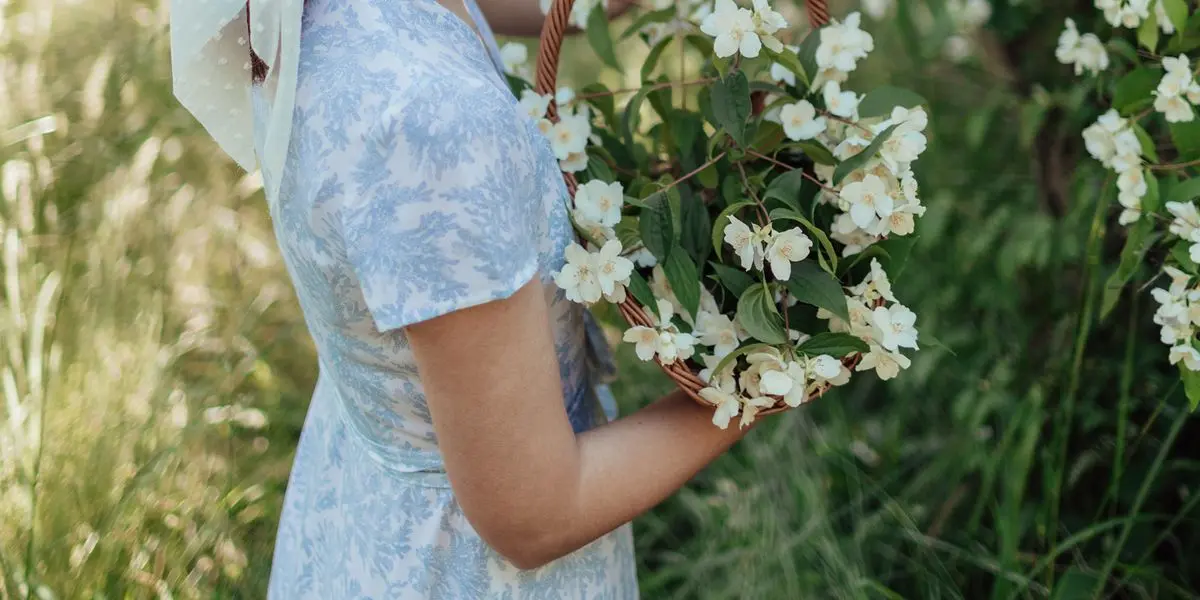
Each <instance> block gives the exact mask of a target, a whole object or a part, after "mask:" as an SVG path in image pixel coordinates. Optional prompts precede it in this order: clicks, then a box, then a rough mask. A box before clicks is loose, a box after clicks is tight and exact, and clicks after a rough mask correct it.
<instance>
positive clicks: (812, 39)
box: [796, 29, 821, 77]
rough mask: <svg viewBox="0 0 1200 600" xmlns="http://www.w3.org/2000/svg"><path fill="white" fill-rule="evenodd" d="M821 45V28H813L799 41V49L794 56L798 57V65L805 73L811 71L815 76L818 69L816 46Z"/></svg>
mask: <svg viewBox="0 0 1200 600" xmlns="http://www.w3.org/2000/svg"><path fill="white" fill-rule="evenodd" d="M820 46H821V30H820V29H814V30H812V31H810V32H809V33H808V35H807V36H805V38H804V41H803V42H800V51H799V52H797V53H796V57H797V58H799V59H800V66H801V67H802V68H803V69H804V72H805V73H812V74H813V77H816V75H817V73H818V72H820V69H819V68H817V48H819V47H820Z"/></svg>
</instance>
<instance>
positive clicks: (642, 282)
mask: <svg viewBox="0 0 1200 600" xmlns="http://www.w3.org/2000/svg"><path fill="white" fill-rule="evenodd" d="M625 287H626V289H628V290H629V293H630V294H633V298H634V300H637V301H638V304H641V305H642V306H644V307H645V308H646V310H648V311H650V312H652V313H654V314H655V316H657V315H658V303H657V302H656V301H655V300H654V292H652V291H650V284H648V283H646V279H645V278H644V277H642V275H641V274H640V273H638V272H637V271H634V272H633V273H632V274H631V275H630V276H629V285H627V286H625Z"/></svg>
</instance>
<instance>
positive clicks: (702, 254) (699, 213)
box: [679, 186, 712, 265]
mask: <svg viewBox="0 0 1200 600" xmlns="http://www.w3.org/2000/svg"><path fill="white" fill-rule="evenodd" d="M681 187H682V190H681V191H682V192H683V195H684V196H685V198H684V199H683V204H682V207H681V215H682V216H681V218H680V221H682V225H681V228H680V234H679V243H680V245H682V246H683V249H684V250H686V251H687V253H688V256H690V257H692V261H694V262H695V263H696V264H698V265H702V264H704V262H705V261H706V260H708V255H709V253H710V252H712V236H711V235H710V232H711V231H712V220H711V219H710V218H709V216H708V209H707V207H705V206H704V202H703V201H701V199H700V198H698V197H696V196H695V195H694V194H692V192H691V188H687V187H683V186H681Z"/></svg>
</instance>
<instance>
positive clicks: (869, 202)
mask: <svg viewBox="0 0 1200 600" xmlns="http://www.w3.org/2000/svg"><path fill="white" fill-rule="evenodd" d="M841 198H842V200H844V201H845V202H846V203H847V204H848V205H849V206H850V218H851V219H853V220H854V224H855V225H857V226H859V227H860V228H863V229H867V228H868V227H870V226H872V225H874V224H875V223H876V221H877V220H878V219H881V218H887V217H890V216H891V215H892V210H893V208H894V207H895V202H894V201H893V200H892V197H891V196H889V195H888V193H887V187H886V186H885V185H884V182H883V180H882V179H880V178H879V177H878V176H875V175H867V176H866V177H865V178H864V179H863V180H862V181H857V182H854V183H851V184H848V185H847V186H846V187H844V188H842V193H841Z"/></svg>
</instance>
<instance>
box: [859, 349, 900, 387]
mask: <svg viewBox="0 0 1200 600" xmlns="http://www.w3.org/2000/svg"><path fill="white" fill-rule="evenodd" d="M870 349H871V351H870V352H868V353H866V354H864V355H863V357H862V360H861V361H859V363H858V366H857V367H856V368H855V369H854V370H855V371H869V370H871V369H875V374H876V375H878V376H879V378H880V379H882V380H884V381H887V380H888V379H892V378H894V377H896V376H897V375H899V374H900V371H902V370H904V369H907V368H909V367H910V366H912V361H910V360H909V359H908V357H907V356H904V355H903V354H900V353H899V352H888V351H887V350H885V349H883V348H882V347H880V346H879V345H877V344H871V345H870Z"/></svg>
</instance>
